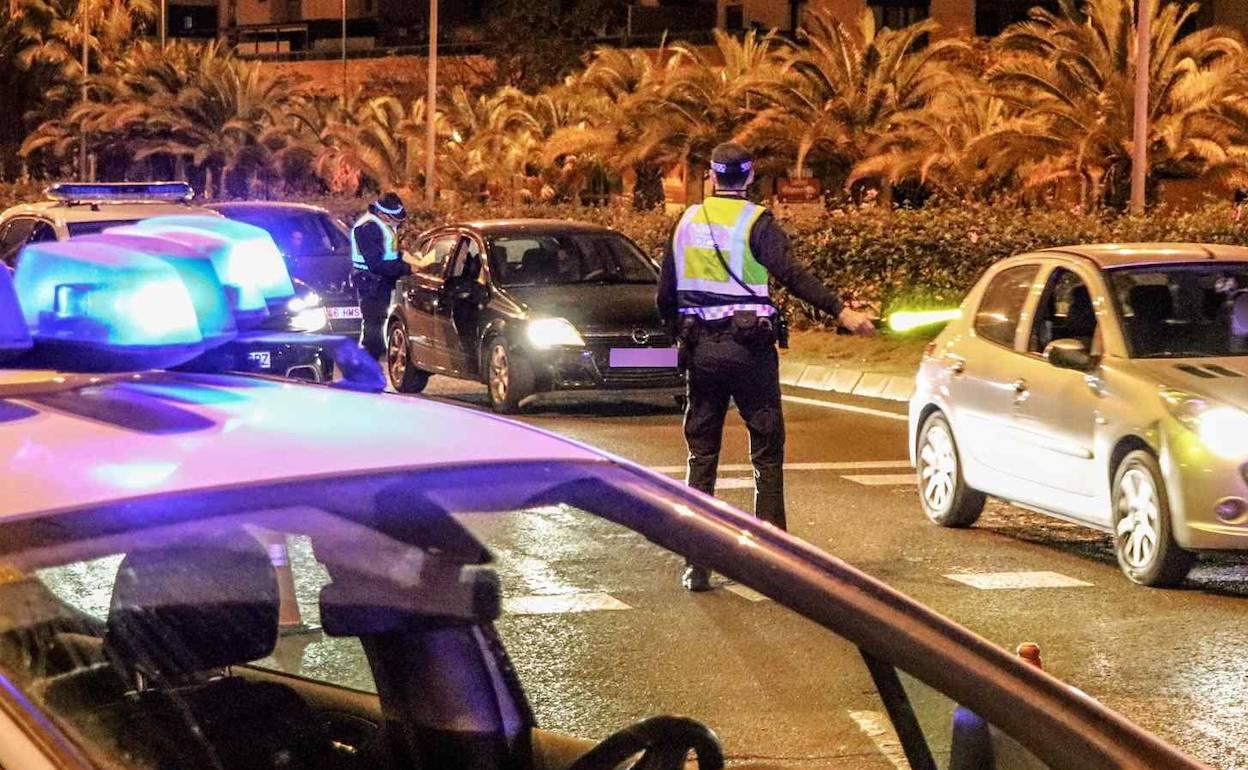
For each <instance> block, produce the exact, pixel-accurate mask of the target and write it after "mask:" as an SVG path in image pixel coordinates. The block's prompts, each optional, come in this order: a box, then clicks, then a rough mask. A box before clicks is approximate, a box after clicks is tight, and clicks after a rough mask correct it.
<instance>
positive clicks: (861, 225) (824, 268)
mask: <svg viewBox="0 0 1248 770" xmlns="http://www.w3.org/2000/svg"><path fill="white" fill-rule="evenodd" d="M32 195H38V190H37V188H36V187H34V186H31V185H27V186H24V187H19V186H16V185H0V207H7V206H8V205H12V204H13V203H16V202H19V201H23V200H31V199H32ZM310 202H314V203H319V204H321V205H324V206H326V207H327V208H329V209H330V210H331V211H333V212H334V213H335V214H336V215H338V216H341V217H342V218H344V219H347V220H350V219H351V218H352V217H354V216H355V215H357V214H358V213H359V212H361V211H362V210H363V209H364V208H365V206H366V205H367V201H366V200H363V199H355V198H352V199H341V198H338V199H324V200H316V201H310ZM777 216H779V218H780V220H781V221H782V222H783V223H784V225H785V228H786V229H787V230H788V232H789V233H790V235H791V237H792V241H793V249H794V253H795V254H796V255H797V256H798V258H800V259H801V260H802V261H803V262H805V263H806V264H808V265H809V266H810V267H811V269H812V270H813V271H814V272H815V274H816V275H818V276H819V277H820V278H821V279H822V280H823V281H825V282H826V283H827V284H828V285H830V286H833V287H835V288H836V289H837V290H839V291H840V292H841V293H843V294H845V295H847V296H849V297H851V298H852V299H853V300H854V301H855V302H856V303H860V304H863V305H868V306H871V307H872V308H874V309H876V310H879V311H882V312H888V311H889V310H891V309H896V308H898V307H902V306H905V307H931V306H947V305H949V304H955V303H957V302H958V301H959V300H960V299H961V297H962V295H963V294H964V293H965V292H966V290H967V289H968V288H970V286H971V285H972V284H973V283H974V282H975V280H976V279H977V278H978V277H979V275H980V274H981V273H982V272H983V270H984V269H985V268H987V267H988V266H989V265H991V264H992V263H993V262H995V261H996V260H998V259H1001V258H1003V257H1007V256H1010V255H1011V254H1017V253H1019V252H1023V251H1028V250H1032V249H1041V248H1048V247H1053V246H1063V245H1071V244H1077V243H1096V242H1122V243H1127V242H1159V241H1179V242H1182V241H1189V242H1190V241H1195V242H1204V243H1227V244H1239V245H1248V221H1241V219H1240V217H1239V211H1238V210H1237V209H1236V208H1234V207H1233V206H1231V205H1230V204H1210V205H1208V206H1206V207H1204V208H1202V209H1199V210H1196V211H1191V212H1185V213H1184V212H1171V211H1161V212H1154V213H1151V214H1149V215H1148V216H1144V217H1127V216H1108V215H1104V214H1099V215H1098V214H1085V213H1082V212H1079V211H1077V210H1075V211H1072V210H1070V209H1065V208H1057V207H1054V208H1049V209H1043V208H1033V209H1022V208H1013V207H1002V206H992V205H988V204H974V203H962V204H957V205H935V206H927V207H925V208H922V209H914V210H911V209H891V208H888V207H885V206H868V207H863V208H845V209H836V210H832V211H823V210H810V209H804V208H801V209H799V208H793V209H784V208H780V209H777ZM512 217H539V218H564V219H577V220H582V221H589V222H595V223H598V224H603V225H608V226H610V227H614V228H616V229H618V230H620V231H622V232H624V233H625V234H627V235H628V236H630V237H631V238H633V239H634V240H635V241H636V242H637V243H638V244H639V245H640V246H641V247H642V248H643V249H644V250H645V251H646V252H647V253H649V254H652V255H655V256H658V255H659V254H660V253H661V252H662V249H663V244H664V242H665V240H666V239H667V237H668V234H669V233H670V231H671V228H672V225H673V224H674V222H675V218H674V217H673V216H670V215H667V214H665V213H663V212H662V211H655V212H636V211H632V210H631V209H622V208H585V207H579V206H573V205H542V204H531V205H517V206H509V205H502V204H470V205H463V206H459V207H455V208H444V209H438V210H427V209H422V208H416V207H414V208H413V210H412V214H411V216H410V217H409V220H408V224H407V226H406V227H405V228H404V232H403V240H404V242H405V243H406V244H409V245H410V244H411V241H412V240H413V239H414V238H415V236H416V235H418V234H419V233H420V232H421V231H423V230H425V229H427V228H429V227H433V226H435V225H438V224H442V223H446V222H452V221H471V220H475V219H498V218H512ZM791 304H792V305H793V308H792V309H793V311H794V315H795V317H796V318H797V319H798V320H802V321H816V322H817V321H822V320H826V319H819V318H816V317H814V315H813V313H812V311H810V309H809V308H807V307H805V306H803V305H801V304H800V303H791Z"/></svg>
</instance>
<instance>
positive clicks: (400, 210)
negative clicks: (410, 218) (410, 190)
mask: <svg viewBox="0 0 1248 770" xmlns="http://www.w3.org/2000/svg"><path fill="white" fill-rule="evenodd" d="M373 210H374V211H376V212H377V213H378V214H385V215H386V216H388V217H390V218H391V219H399V220H403V219H407V209H406V208H404V207H403V199H402V198H400V197H399V194H398V193H395V192H388V193H386V194H385V195H383V196H381V197H380V198H378V199H377V201H376V202H375V203H373Z"/></svg>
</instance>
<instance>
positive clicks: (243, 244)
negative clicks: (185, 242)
mask: <svg viewBox="0 0 1248 770" xmlns="http://www.w3.org/2000/svg"><path fill="white" fill-rule="evenodd" d="M134 227H137V228H139V229H140V230H146V231H148V232H154V233H159V234H165V233H172V232H185V231H188V230H189V231H192V232H202V233H207V234H210V235H216V236H218V237H221V238H224V239H226V240H229V241H231V242H233V244H234V248H233V250H232V252H231V255H230V264H229V266H228V269H227V272H228V274H229V277H227V276H226V275H225V274H222V276H221V281H222V283H227V284H229V283H233V284H236V285H239V284H249V285H252V286H257V287H259V289H260V291H261V292H263V293H264V298H265V300H266V301H267V302H268V304H269V307H270V308H272V309H277V308H279V307H284V306H285V304H286V303H287V302H288V301H289V300H290V298H291V297H293V296H295V286H294V284H293V283H292V282H291V280H290V271H289V270H288V269H287V268H286V260H285V259H283V258H282V252H281V250H279V249H278V248H277V244H276V243H274V242H273V237H272V236H270V235H269V233H268V232H267V231H266V230H264V229H263V228H260V227H256V226H255V225H249V224H247V223H245V222H238V221H236V220H233V219H226V218H224V217H212V216H204V215H192V214H187V215H174V216H163V217H152V218H151V219H144V220H142V221H140V222H138V223H137V224H135V225H134ZM218 269H220V265H218Z"/></svg>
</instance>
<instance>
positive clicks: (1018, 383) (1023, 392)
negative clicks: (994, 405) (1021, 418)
mask: <svg viewBox="0 0 1248 770" xmlns="http://www.w3.org/2000/svg"><path fill="white" fill-rule="evenodd" d="M1030 396H1031V393H1030V392H1029V391H1028V390H1027V381H1026V380H1021V379H1020V380H1014V405H1015V406H1022V405H1023V404H1024V403H1026V401H1027V399H1028V398H1029V397H1030Z"/></svg>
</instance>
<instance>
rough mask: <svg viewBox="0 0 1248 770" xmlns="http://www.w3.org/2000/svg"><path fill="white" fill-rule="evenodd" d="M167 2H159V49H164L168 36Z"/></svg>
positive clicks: (164, 0) (166, 0)
mask: <svg viewBox="0 0 1248 770" xmlns="http://www.w3.org/2000/svg"><path fill="white" fill-rule="evenodd" d="M167 2H168V0H160V49H161V50H162V51H163V50H164V49H165V40H166V38H167V36H168V34H169V30H168V26H169V7H168V5H167Z"/></svg>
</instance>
